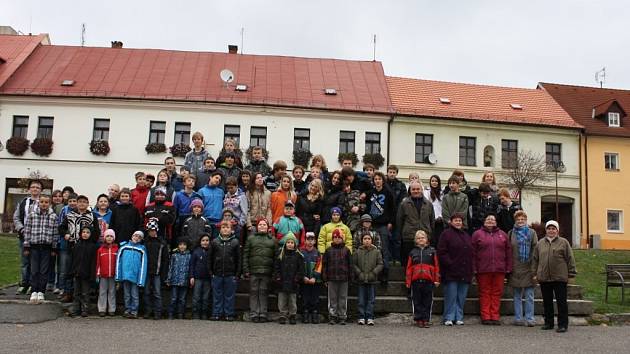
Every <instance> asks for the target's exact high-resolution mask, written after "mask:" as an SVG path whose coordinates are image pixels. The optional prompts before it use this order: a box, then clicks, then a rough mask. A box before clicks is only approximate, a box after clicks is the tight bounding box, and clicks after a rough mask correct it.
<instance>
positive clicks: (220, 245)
mask: <svg viewBox="0 0 630 354" xmlns="http://www.w3.org/2000/svg"><path fill="white" fill-rule="evenodd" d="M210 249H211V250H210V257H211V260H210V265H211V272H212V275H215V276H217V277H230V276H237V277H238V276H239V275H240V274H241V251H240V246H239V244H238V239H237V238H236V236H235V235H232V236H230V238H228V239H223V237H221V235H219V236H217V237H216V238H215V239H214V240H212V242H211V243H210Z"/></svg>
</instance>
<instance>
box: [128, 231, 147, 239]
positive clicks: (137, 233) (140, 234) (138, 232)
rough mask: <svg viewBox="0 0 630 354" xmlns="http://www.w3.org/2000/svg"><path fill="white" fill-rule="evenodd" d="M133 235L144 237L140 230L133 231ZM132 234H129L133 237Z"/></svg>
mask: <svg viewBox="0 0 630 354" xmlns="http://www.w3.org/2000/svg"><path fill="white" fill-rule="evenodd" d="M133 235H138V236H139V237H140V239H143V238H144V232H142V231H136V232H134V233H133ZM133 235H131V236H132V237H133Z"/></svg>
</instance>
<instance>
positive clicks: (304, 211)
mask: <svg viewBox="0 0 630 354" xmlns="http://www.w3.org/2000/svg"><path fill="white" fill-rule="evenodd" d="M323 206H324V201H323V200H322V199H319V198H318V199H317V200H315V201H310V200H309V199H308V196H307V195H300V196H299V197H298V199H297V204H296V205H295V215H297V217H298V218H300V219H301V220H302V223H303V224H304V230H306V231H312V232H317V226H318V224H319V221H316V220H315V218H313V215H319V217H320V220H321V216H322V208H323Z"/></svg>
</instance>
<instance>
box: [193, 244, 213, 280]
mask: <svg viewBox="0 0 630 354" xmlns="http://www.w3.org/2000/svg"><path fill="white" fill-rule="evenodd" d="M190 277H191V278H195V279H210V249H209V248H202V247H201V246H199V247H197V248H195V249H194V250H193V252H192V255H191V256H190Z"/></svg>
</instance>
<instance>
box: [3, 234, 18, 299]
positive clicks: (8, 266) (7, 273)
mask: <svg viewBox="0 0 630 354" xmlns="http://www.w3.org/2000/svg"><path fill="white" fill-rule="evenodd" d="M19 280H20V257H19V249H18V244H17V238H16V237H15V235H9V234H0V287H2V286H5V285H9V284H14V283H17V282H18V281H19Z"/></svg>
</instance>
